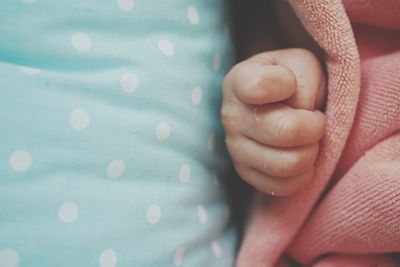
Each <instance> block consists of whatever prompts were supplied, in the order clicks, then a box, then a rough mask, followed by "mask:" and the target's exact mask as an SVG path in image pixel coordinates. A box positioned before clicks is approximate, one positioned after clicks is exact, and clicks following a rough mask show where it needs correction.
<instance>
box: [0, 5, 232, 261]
mask: <svg viewBox="0 0 400 267" xmlns="http://www.w3.org/2000/svg"><path fill="white" fill-rule="evenodd" d="M225 9H226V8H225V4H224V2H223V1H215V0H203V1H194V0H189V1H181V0H169V1H166V0H157V1H156V0H153V1H148V0H146V1H134V0H118V1H105V0H97V1H78V0H59V1H53V0H22V1H15V0H5V2H4V1H3V3H2V8H1V9H0V15H1V22H2V23H1V24H0V34H1V41H0V59H1V60H0V77H2V78H1V79H0V92H1V93H0V94H1V96H0V125H1V131H0V147H1V149H0V173H1V177H0V218H1V220H0V266H2V267H10V266H21V267H23V266H33V267H35V266H52V267H53V266H60V267H63V266H68V267H70V266H82V267H88V266H101V267H114V266H138V267H152V266H208V267H212V266H216V267H225V266H232V264H233V261H234V248H235V244H236V233H235V229H233V228H232V227H231V226H229V208H228V205H227V200H226V195H225V193H224V186H223V185H224V184H223V176H224V173H225V172H226V171H227V168H228V166H229V162H228V156H227V154H226V152H225V150H224V148H223V143H224V142H223V137H222V128H221V125H220V122H219V108H220V101H221V90H220V87H221V80H222V78H223V76H224V74H225V73H226V72H227V70H228V68H229V67H230V66H231V64H232V60H233V56H232V48H231V46H230V41H229V36H228V30H227V26H226V14H225Z"/></svg>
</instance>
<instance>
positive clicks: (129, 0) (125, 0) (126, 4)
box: [118, 0, 135, 12]
mask: <svg viewBox="0 0 400 267" xmlns="http://www.w3.org/2000/svg"><path fill="white" fill-rule="evenodd" d="M118 6H119V7H120V8H121V9H122V10H123V11H126V12H128V11H130V10H131V9H132V8H133V7H134V6H135V0H118Z"/></svg>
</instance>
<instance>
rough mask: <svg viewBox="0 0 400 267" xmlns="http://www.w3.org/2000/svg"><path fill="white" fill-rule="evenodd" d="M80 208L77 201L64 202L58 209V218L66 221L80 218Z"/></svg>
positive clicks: (69, 221) (70, 221)
mask: <svg viewBox="0 0 400 267" xmlns="http://www.w3.org/2000/svg"><path fill="white" fill-rule="evenodd" d="M78 216H79V208H78V206H77V205H76V203H75V202H64V203H62V204H61V206H60V208H59V210H58V218H59V219H60V220H61V221H62V222H65V223H72V222H74V221H76V219H78Z"/></svg>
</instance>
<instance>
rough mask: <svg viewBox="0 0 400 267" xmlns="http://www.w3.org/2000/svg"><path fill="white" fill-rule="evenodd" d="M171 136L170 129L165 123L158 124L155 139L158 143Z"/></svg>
mask: <svg viewBox="0 0 400 267" xmlns="http://www.w3.org/2000/svg"><path fill="white" fill-rule="evenodd" d="M170 135H171V127H170V126H169V124H168V123H166V122H160V123H159V124H158V125H157V129H156V138H157V139H158V140H159V141H163V140H165V139H167V138H168V137H169V136H170Z"/></svg>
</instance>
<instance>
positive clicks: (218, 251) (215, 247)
mask: <svg viewBox="0 0 400 267" xmlns="http://www.w3.org/2000/svg"><path fill="white" fill-rule="evenodd" d="M211 250H212V252H213V254H214V257H215V258H217V259H220V258H222V248H221V245H220V244H219V243H218V242H217V241H214V242H212V243H211Z"/></svg>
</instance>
